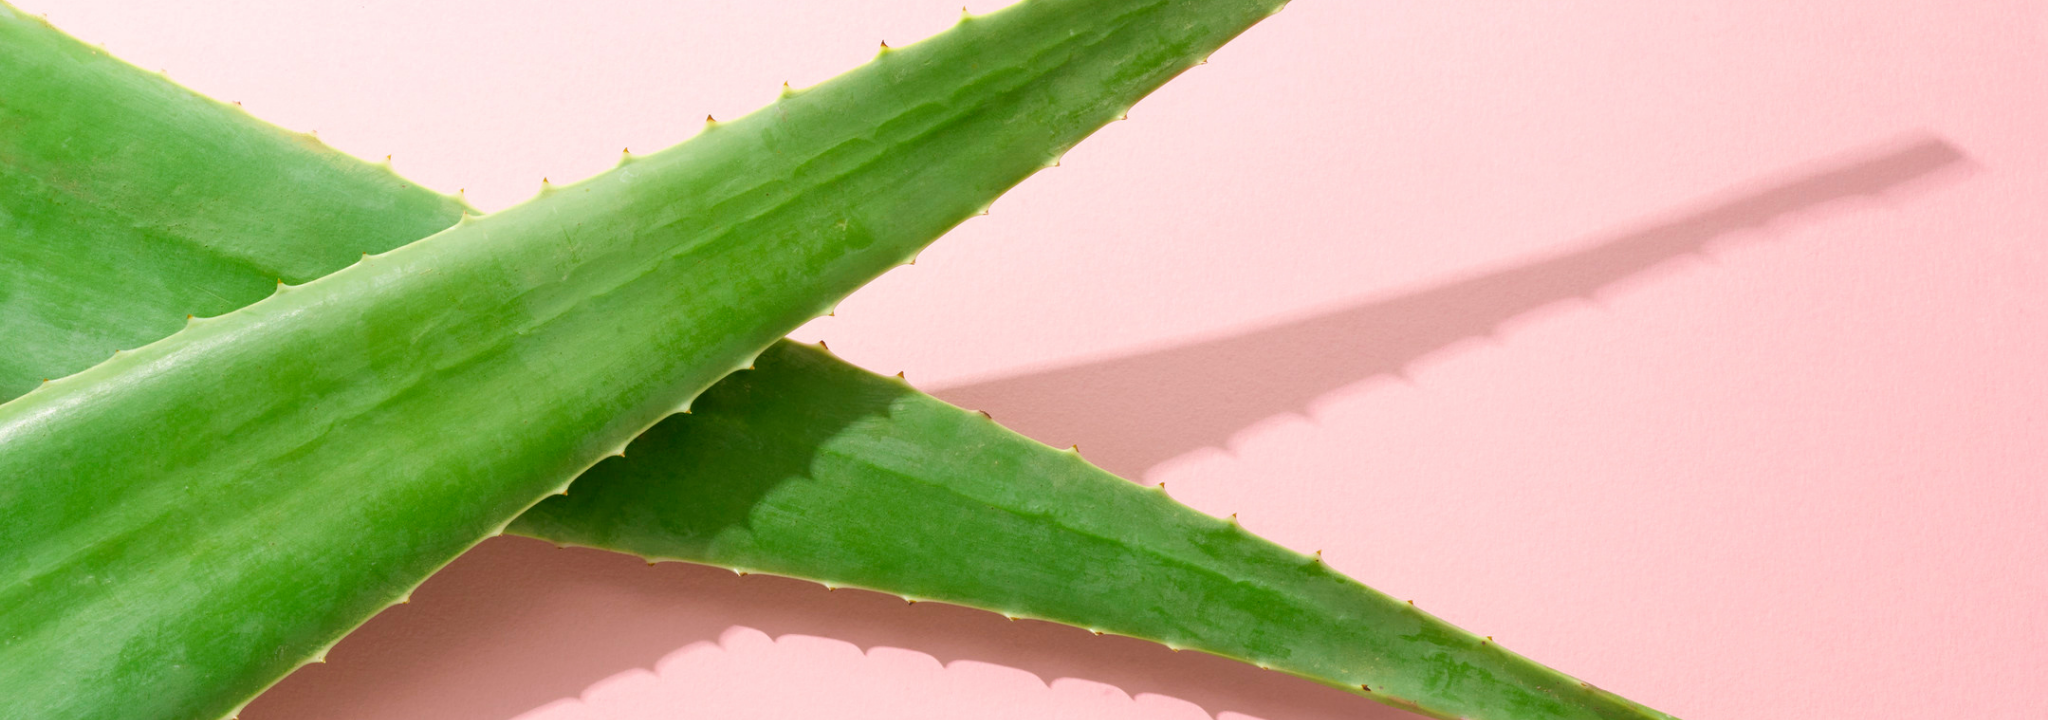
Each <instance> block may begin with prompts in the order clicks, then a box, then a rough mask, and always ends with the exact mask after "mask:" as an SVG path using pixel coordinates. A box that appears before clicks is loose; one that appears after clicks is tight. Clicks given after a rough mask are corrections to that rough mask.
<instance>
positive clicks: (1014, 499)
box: [508, 341, 1669, 720]
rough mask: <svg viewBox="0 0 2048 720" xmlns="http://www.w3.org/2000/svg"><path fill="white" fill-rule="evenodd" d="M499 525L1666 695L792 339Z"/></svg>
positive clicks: (1488, 681) (1474, 713) (1218, 634)
mask: <svg viewBox="0 0 2048 720" xmlns="http://www.w3.org/2000/svg"><path fill="white" fill-rule="evenodd" d="M704 478H716V479H717V481H716V482H701V481H698V480H700V479H704ZM508 531H510V532H513V533H517V534H521V535H527V536H531V537H535V538H539V539H543V540H548V541H551V542H555V543H558V544H564V545H582V546H588V547H595V548H603V549H608V550H615V551H622V552H630V553H634V554H638V555H641V556H643V557H647V558H650V559H662V560H683V561H689V562H696V563H705V564H712V565H720V566H725V567H730V568H734V569H736V570H741V571H746V572H765V573H771V574H776V575H786V576H791V577H798V578H805V579H810V580H815V581H818V582H822V583H825V584H826V585H828V586H841V587H861V588H867V589H873V590H879V591H882V592H888V593H894V594H899V595H903V596H905V598H906V599H909V600H937V601H943V602H948V603H954V604H958V605H966V606H969V607H976V608H982V609H986V610H992V611H995V612H999V613H1002V614H1004V615H1009V616H1012V617H1028V618H1036V619H1043V620H1051V621H1055V622H1061V623H1066V624H1070V625H1077V626H1080V627H1084V628H1089V629H1092V630H1095V631H1097V632H1110V633H1116V634H1120V635H1128V636H1132V637H1137V638H1143V639H1147V640H1153V641H1157V642H1160V643H1164V644H1166V645H1168V646H1169V647H1174V648H1176V649H1195V650H1203V651H1207V652H1210V653H1214V654H1217V655H1222V656H1224V657H1229V658H1233V659H1237V660H1242V661H1244V662H1248V663H1253V664H1256V665H1259V666H1261V667H1266V668H1271V669H1274V670H1281V671H1285V672H1289V673H1292V674H1295V675H1299V676H1301V677H1304V678H1308V679H1310V680H1314V681H1317V682H1321V683H1325V684H1329V685H1334V686H1337V687H1340V688H1344V689H1347V690H1350V691H1352V692H1357V693H1361V694H1363V695H1365V696H1366V697H1370V698H1372V699H1374V700H1378V701H1381V702H1384V703H1387V704H1389V705H1393V706H1396V707H1400V708H1403V709H1408V710H1413V711H1416V712H1421V713H1424V714H1428V715H1433V716H1436V717H1444V718H1475V719H1476V718H1501V719H1506V718H1525V719H1526V718H1609V719H1618V718H1629V719H1634V720H1642V719H1649V718H1668V717H1669V716H1667V715H1664V714H1662V713H1659V712H1657V711H1654V710H1651V709H1649V708H1646V707H1643V706H1641V705H1638V704H1636V703H1633V702H1630V701H1628V700H1626V699H1624V698H1621V697H1620V696H1617V695H1615V694H1613V693H1610V692H1607V691H1605V690H1601V689H1599V688H1596V687H1594V686H1592V685H1589V684H1586V683H1583V682H1580V681H1578V680H1575V679H1573V678H1571V677H1568V676H1566V675H1564V674H1562V673H1559V672H1557V671H1555V670H1552V669H1550V668H1547V667H1544V666H1542V665H1540V664H1537V663H1535V662H1532V661H1530V660H1528V659H1526V658H1524V657H1522V656H1520V655H1516V654H1514V653H1513V652H1510V651H1508V650H1506V649H1504V648H1502V647H1501V646H1500V645H1498V644H1496V643H1493V642H1491V641H1489V640H1488V639H1486V638H1482V637H1478V636H1475V635H1473V634H1471V633H1467V632H1465V631H1463V630H1460V629H1458V628H1456V627H1454V626H1452V625H1451V624H1449V623H1446V622H1444V621H1442V620H1439V619H1437V618H1435V617H1432V616H1430V615H1429V614H1427V613H1424V612H1422V611H1421V610H1419V609H1417V608H1415V607H1414V606H1413V605H1412V604H1409V603H1406V602H1402V601H1400V600H1395V599H1394V598H1391V597H1388V596H1386V595H1384V594H1381V593H1379V592H1377V591H1375V590H1373V589H1371V588H1368V587H1366V586H1364V585H1361V584H1359V583H1357V582H1356V581H1354V580H1351V579H1350V578H1347V577H1345V576H1343V575H1341V574H1339V573H1337V572H1335V571H1333V570H1331V569H1330V567H1329V566H1328V565H1325V564H1323V563H1322V561H1321V560H1320V559H1319V558H1317V557H1312V556H1304V555H1301V554H1299V553H1296V552H1293V551H1291V550H1288V549H1286V548H1283V547H1281V546H1279V545H1275V544H1273V543H1271V542H1268V541H1265V540H1262V539H1260V538H1258V537H1256V536H1254V535H1252V534H1251V533H1248V532H1246V531H1245V530H1244V528H1243V526H1241V525H1238V524H1237V523H1236V522H1235V519H1234V518H1233V519H1217V518H1214V517H1210V516H1208V515H1205V514H1203V513H1201V512H1198V511H1195V510H1192V509H1190V508H1188V507H1186V506H1184V505H1181V504H1179V503H1177V502H1175V501H1174V500H1173V499H1172V498H1170V497H1168V496H1167V494H1166V492H1165V488H1164V487H1163V486H1160V487H1146V486H1141V485H1138V484H1136V483H1132V482H1129V481H1126V480H1124V479H1122V478H1119V477H1116V476H1114V475H1111V474H1109V473H1108V472H1105V471H1103V470H1101V469H1099V468H1096V467H1095V466H1093V465H1090V464H1089V463H1088V462H1087V461H1086V460H1084V459H1082V457H1081V456H1080V454H1079V453H1077V452H1074V451H1070V450H1055V449H1053V448H1050V447H1046V446H1045V445H1042V444H1039V443H1038V442H1035V441H1033V440H1030V439H1028V438H1025V437H1023V436H1021V435H1018V434H1016V433H1013V432H1010V431H1008V430H1006V429H1004V428H1002V427H1001V426H999V425H997V424H996V423H995V422H994V421H992V420H990V419H988V417H987V416H986V415H983V414H981V413H977V412H972V411H967V410H962V409H960V408H957V407H954V406H951V405H948V404H946V403H945V402H942V401H940V400H938V399H937V398H933V397H931V396H929V395H926V394H923V393H920V392H918V391H916V390H914V389H912V388H911V387H910V386H909V385H907V384H905V383H903V382H902V381H901V380H900V379H897V378H885V377H881V376H877V375H874V374H871V373H868V372H866V371H864V370H861V369H859V368H856V367H853V366H851V365H848V364H846V363H844V362H840V361H838V360H837V359H835V358H833V357H832V356H831V355H830V354H829V353H827V352H825V351H823V350H822V349H820V348H819V347H817V346H811V345H799V344H797V343H794V342H790V341H783V342H781V343H777V344H776V345H775V346H774V347H772V348H770V349H769V350H768V351H767V352H764V353H762V355H761V357H760V358H759V359H758V360H757V361H756V362H755V369H754V370H753V371H751V372H746V373H740V374H736V375H734V376H732V377H731V378H728V379H726V380H725V381H724V382H722V383H719V384H718V385H717V386H716V387H714V388H712V389H711V390H710V391H709V392H707V393H705V394H704V395H703V396H702V397H701V398H699V399H698V402H697V403H696V405H695V410H694V411H693V412H692V413H691V414H690V415H688V416H683V417H677V418H674V419H672V420H670V421H669V422H664V423H662V424H660V425H658V426H656V427H655V428H654V429H652V430H650V431H649V432H647V433H646V434H644V435H642V436H641V437H640V438H639V439H637V440H635V441H634V442H633V443H632V444H631V445H630V446H628V447H627V452H626V456H625V457H623V458H613V459H609V460H606V461H605V462H602V463H599V464H598V465H597V466H596V467H594V468H592V469H591V470H590V471H589V472H587V473H585V474H584V476H583V478H582V479H580V480H577V481H576V484H575V486H574V487H573V488H572V490H571V492H570V493H569V494H567V495H566V496H562V497H554V498H549V499H547V500H546V501H544V502H542V503H541V504H539V505H537V506H535V507H534V508H533V509H532V510H529V511H527V513H526V514H524V515H521V516H520V517H519V519H518V520H516V521H514V522H513V524H512V525H511V527H509V528H508Z"/></svg>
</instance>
